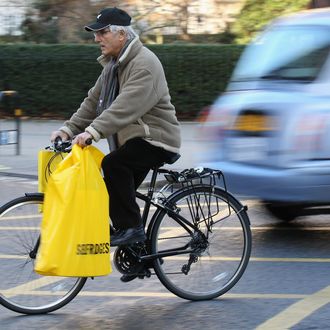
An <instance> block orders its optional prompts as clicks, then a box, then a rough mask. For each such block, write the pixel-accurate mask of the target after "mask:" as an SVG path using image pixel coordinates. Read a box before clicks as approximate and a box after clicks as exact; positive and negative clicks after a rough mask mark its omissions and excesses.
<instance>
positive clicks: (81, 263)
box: [35, 145, 111, 277]
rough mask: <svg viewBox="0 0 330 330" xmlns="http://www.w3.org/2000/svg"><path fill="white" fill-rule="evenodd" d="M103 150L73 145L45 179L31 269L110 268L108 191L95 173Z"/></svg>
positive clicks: (89, 272) (63, 272) (81, 272)
mask: <svg viewBox="0 0 330 330" xmlns="http://www.w3.org/2000/svg"><path fill="white" fill-rule="evenodd" d="M103 157H104V154H103V153H102V152H101V151H100V150H98V149H97V148H95V147H93V146H88V147H86V148H84V149H82V148H80V147H79V146H77V145H74V146H73V148H72V152H71V153H70V154H68V156H67V157H66V158H64V160H63V161H62V162H61V163H60V164H59V165H58V167H57V169H56V170H55V172H53V174H52V175H51V177H50V178H49V181H48V186H47V190H46V193H45V202H44V215H43V220H42V225H41V244H40V247H39V250H38V255H37V260H36V265H35V271H36V272H37V273H39V274H42V275H56V276H79V277H88V276H101V275H107V274H109V273H110V272H111V265H110V232H109V231H110V230H109V196H108V192H107V189H106V186H105V184H104V181H103V178H102V175H101V173H100V168H101V161H102V159H103Z"/></svg>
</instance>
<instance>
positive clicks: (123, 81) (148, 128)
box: [61, 37, 181, 153]
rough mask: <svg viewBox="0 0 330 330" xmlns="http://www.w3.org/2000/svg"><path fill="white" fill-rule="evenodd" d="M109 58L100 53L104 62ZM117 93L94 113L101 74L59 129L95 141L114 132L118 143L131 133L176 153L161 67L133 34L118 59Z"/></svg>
mask: <svg viewBox="0 0 330 330" xmlns="http://www.w3.org/2000/svg"><path fill="white" fill-rule="evenodd" d="M109 60H110V59H107V58H105V57H104V56H100V57H99V58H98V61H99V62H100V63H101V64H102V65H103V66H105V65H106V64H107V62H108V61H109ZM118 80H119V95H118V96H117V97H116V99H115V100H114V102H113V103H112V104H111V106H110V107H109V108H107V109H105V110H104V111H103V112H102V113H101V114H100V115H99V116H98V117H97V116H96V108H97V102H98V99H99V95H100V92H101V84H102V82H101V76H100V77H99V78H98V80H97V81H96V83H95V85H94V87H92V88H91V89H90V90H89V92H88V96H87V97H86V98H85V99H84V101H83V102H82V104H81V105H80V107H79V109H78V110H77V111H76V112H75V113H74V114H73V115H72V117H71V118H70V119H69V120H68V121H66V122H65V123H64V126H63V127H61V130H62V131H64V132H66V133H67V134H68V135H69V136H70V137H73V136H74V135H77V134H79V133H81V132H83V131H87V132H89V133H90V134H91V135H92V136H93V139H94V140H95V141H98V140H99V139H100V138H107V137H109V136H110V135H112V134H115V133H117V136H118V143H119V146H121V145H123V144H124V143H125V142H126V141H127V140H129V139H131V138H134V137H142V138H144V139H145V140H146V141H148V142H150V143H151V144H153V145H156V146H159V147H162V148H164V149H166V150H168V151H172V152H176V153H179V149H180V145H181V137H180V125H179V122H178V120H177V118H176V114H175V108H174V106H173V105H172V103H171V98H170V94H169V90H168V86H167V82H166V78H165V74H164V70H163V67H162V65H161V63H160V61H159V59H158V58H157V56H156V55H155V54H154V53H153V52H151V51H150V50H149V49H147V48H146V47H144V46H143V45H142V43H141V41H140V40H139V38H138V37H136V38H135V39H134V40H133V41H132V42H131V43H130V45H129V46H128V48H127V49H126V51H125V52H124V53H123V54H122V56H121V57H120V59H119V70H118Z"/></svg>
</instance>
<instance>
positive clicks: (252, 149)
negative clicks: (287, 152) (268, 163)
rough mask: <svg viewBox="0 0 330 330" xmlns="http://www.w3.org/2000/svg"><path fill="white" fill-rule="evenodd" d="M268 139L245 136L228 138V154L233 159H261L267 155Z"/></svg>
mask: <svg viewBox="0 0 330 330" xmlns="http://www.w3.org/2000/svg"><path fill="white" fill-rule="evenodd" d="M266 152H267V139H266V138H263V137H245V138H234V139H230V140H228V143H227V155H228V158H229V159H230V160H232V161H252V160H261V159H264V158H265V157H266Z"/></svg>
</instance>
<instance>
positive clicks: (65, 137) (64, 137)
mask: <svg viewBox="0 0 330 330" xmlns="http://www.w3.org/2000/svg"><path fill="white" fill-rule="evenodd" d="M58 137H59V138H60V139H61V140H62V141H67V140H69V138H70V137H69V135H68V134H66V133H65V132H63V131H54V132H52V133H51V135H50V141H51V142H53V143H54V142H55V140H56V138H58Z"/></svg>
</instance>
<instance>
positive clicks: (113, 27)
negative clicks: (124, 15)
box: [110, 25, 137, 40]
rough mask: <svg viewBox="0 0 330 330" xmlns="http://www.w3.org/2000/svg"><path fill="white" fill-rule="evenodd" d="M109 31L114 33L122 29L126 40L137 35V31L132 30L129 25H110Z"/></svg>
mask: <svg viewBox="0 0 330 330" xmlns="http://www.w3.org/2000/svg"><path fill="white" fill-rule="evenodd" d="M110 31H111V32H114V33H115V32H119V31H124V33H125V34H126V37H127V40H132V39H134V38H135V37H136V36H137V33H136V32H135V31H134V30H133V28H132V27H131V26H122V25H110Z"/></svg>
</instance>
